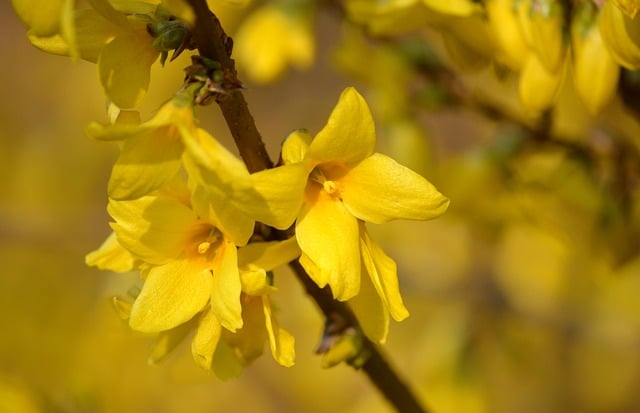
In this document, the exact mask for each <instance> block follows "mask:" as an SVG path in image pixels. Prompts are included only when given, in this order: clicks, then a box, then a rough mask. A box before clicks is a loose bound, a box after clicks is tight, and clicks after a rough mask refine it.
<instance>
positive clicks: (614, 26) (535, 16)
mask: <svg viewBox="0 0 640 413" xmlns="http://www.w3.org/2000/svg"><path fill="white" fill-rule="evenodd" d="M639 8H640V2H637V1H634V0H605V1H592V0H579V1H562V0H484V1H481V2H477V1H472V0H456V1H448V2H438V1H431V0H413V1H404V0H402V1H401V0H389V1H383V2H370V1H367V0H348V1H347V2H346V9H347V12H348V14H349V17H350V18H351V19H352V20H354V21H356V22H359V23H361V24H363V25H366V26H367V27H368V28H369V30H370V31H371V32H372V33H374V34H377V35H395V34H399V33H405V32H408V31H410V30H415V29H417V28H421V27H427V26H429V27H433V28H435V29H436V30H437V32H438V34H439V35H441V37H442V41H443V43H444V47H445V49H446V51H447V52H448V55H449V57H450V59H451V60H452V61H453V63H454V65H456V66H458V67H460V68H462V69H463V70H472V69H478V68H481V67H484V66H486V64H488V63H490V62H495V63H497V64H498V65H500V66H502V67H505V68H507V69H509V70H512V71H514V72H516V73H519V86H518V89H519V95H520V100H521V103H522V104H523V106H524V108H525V109H527V110H529V111H532V112H541V111H544V110H546V109H549V108H550V107H552V106H553V104H554V103H555V99H556V96H557V94H558V90H559V89H560V87H561V84H562V82H564V81H567V80H570V81H572V82H573V85H574V87H575V89H576V91H577V93H578V95H579V96H580V97H581V99H582V101H583V102H584V104H585V106H586V107H587V109H589V111H590V112H591V113H593V114H597V113H598V112H599V111H600V110H601V109H602V108H603V107H604V106H605V105H606V104H607V103H609V102H610V101H611V99H612V98H613V96H614V95H615V93H616V90H617V85H618V78H619V72H620V66H622V67H624V68H626V69H630V70H637V69H638V68H639V67H640V54H639V51H640V49H639V47H640V22H639V21H638V19H637V18H636V12H637V11H638V9H639Z"/></svg>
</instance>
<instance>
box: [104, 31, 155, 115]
mask: <svg viewBox="0 0 640 413" xmlns="http://www.w3.org/2000/svg"><path fill="white" fill-rule="evenodd" d="M146 37H147V38H145V37H144V36H136V35H132V34H127V35H122V36H118V37H116V38H115V39H113V40H112V41H111V42H110V43H109V44H108V45H106V46H105V47H104V48H103V49H102V53H100V57H99V58H98V72H99V75H100V83H101V84H102V87H103V88H104V91H105V94H106V95H107V97H108V98H109V99H111V100H112V101H113V103H115V104H116V105H118V106H119V107H121V108H123V109H129V108H134V107H136V106H138V105H139V104H140V102H141V101H142V98H143V97H144V95H145V94H146V92H147V88H148V86H149V76H150V70H151V64H152V63H153V62H154V61H155V60H156V59H157V58H158V51H156V50H155V49H154V48H153V46H152V45H151V38H150V37H149V36H146Z"/></svg>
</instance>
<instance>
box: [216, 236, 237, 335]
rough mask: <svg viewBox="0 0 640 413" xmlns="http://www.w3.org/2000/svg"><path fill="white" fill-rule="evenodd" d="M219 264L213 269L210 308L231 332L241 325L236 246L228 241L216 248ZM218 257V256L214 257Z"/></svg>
mask: <svg viewBox="0 0 640 413" xmlns="http://www.w3.org/2000/svg"><path fill="white" fill-rule="evenodd" d="M218 254H221V257H220V258H219V259H220V261H219V264H218V265H217V267H216V268H215V270H214V274H213V283H212V285H211V290H210V294H211V310H212V311H213V312H214V313H215V314H216V317H217V318H218V320H220V324H222V326H223V327H224V328H226V329H227V330H229V331H231V332H233V331H236V330H237V329H239V328H241V327H242V315H241V313H242V306H241V305H240V291H241V289H242V286H241V284H240V273H239V271H238V252H237V250H236V246H235V245H234V244H233V243H231V242H228V241H225V242H224V244H223V245H222V246H221V247H220V249H219V250H218ZM216 259H218V257H216Z"/></svg>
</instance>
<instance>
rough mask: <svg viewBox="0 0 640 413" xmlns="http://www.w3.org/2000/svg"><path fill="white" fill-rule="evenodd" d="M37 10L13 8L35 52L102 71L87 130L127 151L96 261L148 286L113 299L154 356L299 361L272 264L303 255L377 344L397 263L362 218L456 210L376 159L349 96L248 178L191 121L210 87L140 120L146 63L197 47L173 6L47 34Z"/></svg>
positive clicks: (60, 15) (104, 14)
mask: <svg viewBox="0 0 640 413" xmlns="http://www.w3.org/2000/svg"><path fill="white" fill-rule="evenodd" d="M34 3H39V2H38V1H34V0H32V1H29V0H14V4H15V6H16V10H17V11H18V12H19V13H20V15H21V16H22V17H23V19H24V20H25V21H26V22H27V24H29V25H30V27H31V30H30V39H31V41H32V42H33V43H34V44H35V45H36V46H38V47H39V48H41V49H43V50H45V51H48V52H52V53H59V54H68V55H72V56H74V55H75V56H79V57H81V58H83V59H86V60H90V61H94V62H96V63H97V64H98V69H99V75H100V81H101V83H102V85H103V87H104V90H105V94H106V96H107V98H108V100H109V102H110V104H111V106H110V115H111V123H110V124H108V125H102V124H98V123H93V124H91V125H89V127H88V128H87V133H88V134H89V135H90V136H91V137H93V138H95V139H98V140H102V141H112V142H117V143H118V144H119V147H120V155H119V157H118V159H117V160H116V162H115V164H114V166H113V170H112V173H111V177H110V180H109V185H108V194H109V204H108V212H109V214H110V216H111V218H112V220H113V222H112V223H111V228H112V229H113V233H112V234H111V235H110V236H109V237H108V238H107V240H106V241H105V242H104V244H103V245H102V246H101V247H100V248H99V249H97V250H96V251H94V252H92V253H90V254H89V255H88V256H87V263H88V264H89V265H93V266H96V267H98V268H101V269H106V270H111V271H116V272H124V271H134V270H139V271H140V274H141V276H142V279H143V280H144V284H143V287H142V289H141V291H140V292H139V293H138V294H137V295H136V296H135V300H134V301H133V302H128V301H126V300H123V299H115V303H116V305H117V307H118V309H119V310H120V311H121V313H122V315H123V316H124V317H125V318H126V319H128V321H129V325H130V326H131V328H133V329H135V330H138V331H141V332H145V333H153V334H158V339H157V342H156V345H155V347H154V349H153V351H152V356H151V359H152V360H153V361H157V360H160V359H162V358H163V357H164V356H165V355H166V354H167V353H168V352H169V351H171V350H172V349H173V348H174V347H175V346H176V345H177V343H179V342H180V341H181V340H182V339H184V338H185V336H187V334H189V333H190V332H192V331H195V333H194V334H193V338H192V341H191V343H192V346H191V348H192V353H193V357H194V359H195V360H196V362H197V363H198V364H199V365H200V366H202V367H203V368H205V369H213V370H214V371H215V372H216V373H217V374H218V375H220V376H222V377H227V376H230V375H232V374H233V372H235V371H237V370H238V368H239V367H241V366H244V365H246V364H248V363H249V362H251V361H252V360H253V359H255V358H256V357H257V356H259V355H260V354H261V352H262V349H263V347H264V343H265V341H268V343H269V345H270V348H271V352H272V354H273V357H274V359H275V360H276V361H277V362H278V363H280V364H282V365H284V366H290V365H292V364H293V362H294V339H293V337H292V335H291V334H290V333H289V332H287V331H286V330H285V329H283V328H281V327H280V325H279V324H278V322H277V320H276V318H275V315H274V311H273V310H272V307H271V295H272V293H273V292H275V291H276V288H275V281H274V277H273V274H272V270H274V269H276V268H277V267H279V266H282V265H285V264H287V263H289V262H290V261H293V260H295V259H297V258H298V257H299V260H300V263H301V265H302V266H303V267H304V268H305V270H306V271H307V273H308V274H309V276H310V277H311V279H312V280H313V281H314V282H315V283H316V284H317V285H318V286H320V287H325V286H329V287H330V288H331V291H332V293H333V296H334V297H335V298H336V299H337V300H341V301H350V303H351V304H353V307H354V312H355V313H356V315H357V316H358V318H359V320H360V322H361V325H362V328H363V331H364V333H365V334H366V335H367V336H368V337H369V338H371V339H373V340H375V341H377V342H384V341H385V339H386V336H387V332H388V325H389V320H390V318H393V319H395V320H402V319H404V318H406V317H407V316H408V311H407V309H406V308H405V306H404V304H403V301H402V297H401V295H400V291H399V285H398V280H397V274H396V265H395V262H394V261H393V260H392V259H391V258H390V257H388V256H387V255H386V254H385V253H384V252H383V251H382V249H381V248H380V247H379V246H378V245H377V244H376V243H375V242H374V241H373V239H372V238H371V237H370V235H369V233H368V232H367V228H366V222H372V223H384V222H387V221H390V220H393V219H400V218H402V219H413V220H426V219H431V218H434V217H436V216H438V215H440V214H442V213H443V212H444V211H445V210H446V209H447V206H448V203H449V201H448V200H447V199H446V198H445V197H444V196H443V195H442V194H440V193H439V192H438V191H437V190H436V189H435V188H434V186H433V185H432V184H431V183H429V182H428V181H427V180H426V179H424V178H423V177H422V176H420V175H418V174H417V173H415V172H412V171H411V170H409V169H407V168H406V167H403V166H401V165H399V164H398V163H396V162H395V161H393V160H392V159H390V158H388V157H387V156H385V155H382V154H380V153H375V152H374V147H375V144H376V135H375V130H374V122H373V119H372V116H371V113H370V111H369V108H368V106H367V103H366V102H365V100H364V98H363V97H362V96H361V95H360V94H359V93H358V92H357V91H356V90H355V89H353V88H347V89H345V90H344V92H343V93H342V95H341V96H340V99H339V101H338V103H337V105H336V106H335V108H334V109H333V112H332V113H331V114H330V116H329V119H328V121H327V124H326V126H325V127H324V128H323V129H322V130H321V131H320V132H318V133H317V134H316V135H315V137H312V136H311V135H310V134H309V133H308V132H306V131H304V130H297V131H295V132H293V133H291V134H290V135H289V136H288V137H287V139H286V140H285V141H284V143H283V146H282V153H281V159H282V160H283V164H282V165H280V166H277V167H275V168H273V169H269V170H264V171H261V172H258V173H253V174H250V173H249V172H248V170H247V168H246V166H245V165H244V163H243V162H242V161H241V160H239V159H238V158H236V157H235V156H234V155H233V154H232V153H231V152H229V151H228V150H227V149H226V148H225V147H223V146H222V145H221V144H220V143H219V142H218V141H217V140H216V139H215V138H214V137H213V136H212V135H211V134H210V133H208V132H207V131H206V130H204V129H203V128H201V127H199V126H198V121H197V119H196V117H195V113H194V105H195V103H194V102H196V101H197V97H198V93H199V91H200V90H201V88H202V86H203V82H195V83H192V84H190V85H188V86H185V87H184V88H183V89H182V90H181V91H180V92H179V93H177V94H176V96H174V97H173V98H172V99H171V100H169V101H168V102H167V103H165V104H163V105H162V106H161V107H160V108H159V110H158V111H157V112H156V114H155V115H154V116H153V117H152V118H151V119H149V120H147V121H145V122H141V121H140V119H139V118H140V116H139V114H138V112H137V111H136V110H135V109H136V106H137V105H138V104H139V102H140V100H141V98H142V97H143V96H144V93H145V91H146V90H147V88H148V84H149V68H150V66H151V64H152V63H153V62H155V61H156V60H157V58H158V57H159V56H161V55H162V54H165V56H163V59H164V58H166V53H168V52H170V51H174V53H180V52H181V51H183V50H185V49H193V48H194V47H193V45H192V44H191V43H190V39H189V37H188V30H187V29H188V23H182V22H181V21H180V20H178V19H176V18H175V17H173V14H171V15H170V14H169V13H168V12H166V11H165V10H166V9H165V6H167V7H169V6H171V4H165V5H164V6H162V5H161V6H158V5H157V4H156V3H158V2H145V1H115V0H114V1H107V0H91V1H90V2H89V4H90V5H91V8H89V9H82V10H74V9H73V7H72V6H73V4H72V2H70V1H64V2H63V1H61V2H59V6H60V8H59V9H57V10H56V11H55V12H54V11H51V9H47V10H44V11H43V15H44V16H46V17H49V18H50V20H48V21H47V22H46V25H44V23H42V25H41V22H40V20H41V18H42V16H41V15H39V14H36V13H33V12H32V10H34V9H33V6H34ZM167 3H171V2H167ZM182 6H184V4H183V5H182ZM51 7H52V9H53V8H54V7H53V6H51ZM174 7H175V5H174ZM173 10H175V9H173ZM183 11H184V10H183ZM176 14H182V13H176ZM38 19H40V20H38ZM52 22H57V24H52ZM49 26H52V27H49ZM54 26H55V27H54ZM65 27H66V29H65ZM256 222H262V223H263V224H266V225H269V226H272V227H275V228H277V229H287V228H289V227H291V226H292V225H293V224H294V222H295V236H294V237H291V238H289V239H287V240H284V241H271V242H255V241H253V240H252V235H253V233H254V227H255V223H256ZM363 284H366V286H364V287H362V288H361V285H363Z"/></svg>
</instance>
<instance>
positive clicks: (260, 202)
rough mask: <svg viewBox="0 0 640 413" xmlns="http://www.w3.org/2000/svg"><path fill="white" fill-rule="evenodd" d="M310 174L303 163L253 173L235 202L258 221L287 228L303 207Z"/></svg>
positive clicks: (238, 192) (239, 190) (243, 184)
mask: <svg viewBox="0 0 640 413" xmlns="http://www.w3.org/2000/svg"><path fill="white" fill-rule="evenodd" d="M308 174H309V170H308V169H307V168H306V167H305V166H304V164H302V163H297V164H291V165H283V166H280V167H277V168H273V169H266V170H264V171H260V172H257V173H254V174H252V175H251V176H250V177H249V178H248V179H247V180H244V181H242V182H240V184H241V186H239V187H238V190H237V192H236V194H235V195H234V202H235V203H236V205H237V206H238V208H240V209H241V210H242V211H243V212H244V213H245V214H246V215H248V216H250V217H252V218H254V219H255V220H256V221H260V222H263V223H265V224H267V225H270V226H273V227H276V228H278V229H286V228H288V227H290V226H291V224H293V221H294V220H295V219H296V216H297V215H298V212H299V211H300V207H301V206H302V200H303V195H304V188H305V186H306V184H307V177H308Z"/></svg>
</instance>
